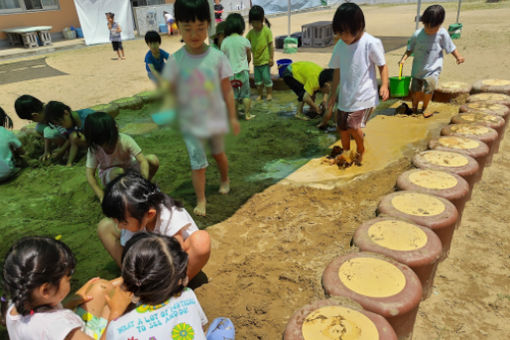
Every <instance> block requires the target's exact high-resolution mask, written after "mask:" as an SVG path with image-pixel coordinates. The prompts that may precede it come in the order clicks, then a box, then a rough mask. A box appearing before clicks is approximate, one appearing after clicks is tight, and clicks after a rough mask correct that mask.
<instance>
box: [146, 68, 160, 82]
mask: <svg viewBox="0 0 510 340" xmlns="http://www.w3.org/2000/svg"><path fill="white" fill-rule="evenodd" d="M148 66H149V70H151V73H152V75H153V76H154V77H156V79H157V80H158V83H161V81H162V78H161V74H159V72H158V71H157V70H156V69H155V68H154V64H148Z"/></svg>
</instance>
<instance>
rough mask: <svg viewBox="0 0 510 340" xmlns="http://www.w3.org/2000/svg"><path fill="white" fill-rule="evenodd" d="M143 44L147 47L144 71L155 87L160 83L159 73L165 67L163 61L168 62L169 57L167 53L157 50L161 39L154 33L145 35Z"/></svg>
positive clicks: (150, 32)
mask: <svg viewBox="0 0 510 340" xmlns="http://www.w3.org/2000/svg"><path fill="white" fill-rule="evenodd" d="M145 43H146V44H147V46H149V51H148V52H147V54H146V55H145V69H146V70H147V75H148V76H149V79H150V80H152V81H153V82H154V83H155V84H156V85H157V84H159V83H160V82H161V72H162V71H163V68H164V67H165V60H168V58H169V57H170V55H169V54H168V52H167V51H165V50H163V49H161V48H159V46H160V45H161V37H160V36H159V33H158V32H156V31H148V32H147V33H145Z"/></svg>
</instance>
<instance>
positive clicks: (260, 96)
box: [257, 84, 264, 100]
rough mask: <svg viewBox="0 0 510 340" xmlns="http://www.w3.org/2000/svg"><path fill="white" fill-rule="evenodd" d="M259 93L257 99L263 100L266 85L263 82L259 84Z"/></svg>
mask: <svg viewBox="0 0 510 340" xmlns="http://www.w3.org/2000/svg"><path fill="white" fill-rule="evenodd" d="M257 93H258V97H257V100H262V96H263V95H264V86H263V85H262V84H260V85H257Z"/></svg>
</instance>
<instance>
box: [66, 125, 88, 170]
mask: <svg viewBox="0 0 510 340" xmlns="http://www.w3.org/2000/svg"><path fill="white" fill-rule="evenodd" d="M69 139H70V142H71V148H70V149H69V158H68V159H67V164H66V165H67V166H72V165H73V162H74V159H75V158H76V154H77V153H78V149H79V148H84V147H87V142H86V141H85V136H84V135H83V134H82V133H80V134H79V135H78V133H77V132H73V133H71V134H70V135H69Z"/></svg>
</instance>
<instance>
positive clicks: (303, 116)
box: [294, 113, 310, 120]
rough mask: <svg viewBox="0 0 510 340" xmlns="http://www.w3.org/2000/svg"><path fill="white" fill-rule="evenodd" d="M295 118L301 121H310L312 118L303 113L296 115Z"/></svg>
mask: <svg viewBox="0 0 510 340" xmlns="http://www.w3.org/2000/svg"><path fill="white" fill-rule="evenodd" d="M294 117H296V118H297V119H301V120H310V118H308V117H307V116H305V115H304V114H303V113H296V115H295V116H294Z"/></svg>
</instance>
